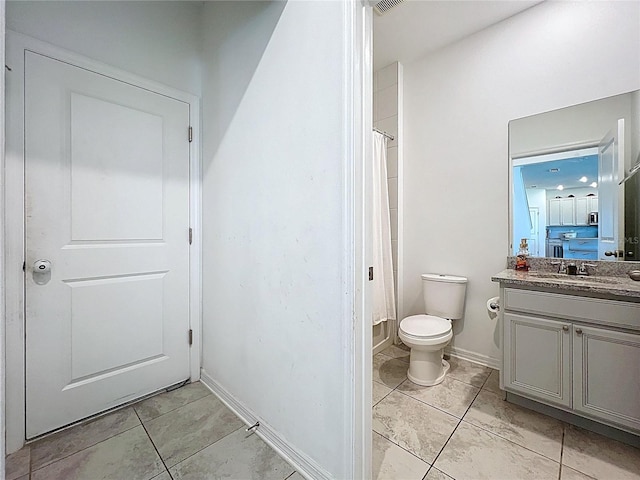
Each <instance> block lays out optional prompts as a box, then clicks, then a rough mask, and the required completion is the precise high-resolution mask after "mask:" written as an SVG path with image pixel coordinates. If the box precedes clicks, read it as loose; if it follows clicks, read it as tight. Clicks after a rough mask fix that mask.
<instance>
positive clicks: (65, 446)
mask: <svg viewBox="0 0 640 480" xmlns="http://www.w3.org/2000/svg"><path fill="white" fill-rule="evenodd" d="M137 425H140V420H138V416H137V415H136V412H134V410H133V408H131V407H127V408H124V409H122V410H116V411H115V412H113V413H110V414H108V415H105V416H103V417H100V418H97V419H95V420H92V421H91V422H88V423H84V424H81V425H77V426H75V427H71V428H69V429H67V430H63V431H61V432H58V433H55V434H53V435H51V436H49V437H45V438H43V439H42V440H38V441H37V442H35V443H33V444H32V445H31V464H32V465H31V468H32V469H33V470H37V469H39V468H41V467H43V466H45V465H47V464H49V463H51V462H55V461H56V460H60V459H61V458H64V457H67V456H69V455H72V454H74V453H76V452H79V451H80V450H83V449H85V448H87V447H90V446H92V445H95V444H97V443H99V442H102V441H103V440H106V439H107V438H110V437H113V436H114V435H117V434H119V433H122V432H124V431H126V430H129V429H131V428H133V427H135V426H137Z"/></svg>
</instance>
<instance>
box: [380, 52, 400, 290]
mask: <svg viewBox="0 0 640 480" xmlns="http://www.w3.org/2000/svg"><path fill="white" fill-rule="evenodd" d="M401 78H402V65H400V64H399V63H397V62H396V63H392V64H391V65H388V66H386V67H384V68H382V69H380V70H378V71H376V72H374V74H373V126H374V127H375V128H377V129H378V130H382V131H384V132H387V133H389V134H391V135H393V136H394V139H393V140H388V141H387V182H388V185H389V208H390V210H391V246H392V250H393V252H392V255H393V276H394V278H395V279H396V280H395V285H396V299H397V298H398V291H397V290H398V289H397V285H398V281H397V278H398V144H399V142H398V132H399V130H400V129H399V118H400V115H399V113H400V108H399V105H400V102H399V99H400V97H401V92H400V88H399V87H400V85H401V82H400V81H399V79H401Z"/></svg>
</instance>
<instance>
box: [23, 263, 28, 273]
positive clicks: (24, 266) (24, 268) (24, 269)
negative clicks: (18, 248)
mask: <svg viewBox="0 0 640 480" xmlns="http://www.w3.org/2000/svg"><path fill="white" fill-rule="evenodd" d="M22 271H23V272H26V271H27V262H22Z"/></svg>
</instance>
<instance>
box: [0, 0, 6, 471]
mask: <svg viewBox="0 0 640 480" xmlns="http://www.w3.org/2000/svg"><path fill="white" fill-rule="evenodd" d="M5 6H6V5H5V0H0V66H2V65H4V64H5V61H4V60H5V33H4V31H5ZM4 85H5V75H1V76H0V105H5V88H4ZM3 113H4V112H3ZM4 126H5V117H4V114H3V115H2V117H0V212H2V214H0V272H2V273H0V456H1V457H0V478H4V477H3V475H4V471H5V454H6V445H5V443H6V441H5V435H4V432H5V425H6V415H5V408H4V405H6V403H5V391H6V371H5V343H4V342H5V338H6V335H5V326H6V316H5V302H4V298H5V297H4V291H5V290H4V289H5V287H4V283H5V282H4V276H5V274H4V271H5V269H4V260H5V249H4V245H5V241H4V233H5V229H4V221H5V219H4V205H5V204H4V198H5V197H4V185H5V180H4V179H5V176H4V175H5V174H4V165H5V161H4V147H5V141H4V136H5V130H4Z"/></svg>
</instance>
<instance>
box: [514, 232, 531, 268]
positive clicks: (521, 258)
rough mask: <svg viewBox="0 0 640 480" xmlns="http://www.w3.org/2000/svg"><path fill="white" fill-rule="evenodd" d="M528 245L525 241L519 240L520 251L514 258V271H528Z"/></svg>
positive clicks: (524, 239)
mask: <svg viewBox="0 0 640 480" xmlns="http://www.w3.org/2000/svg"><path fill="white" fill-rule="evenodd" d="M528 257H529V245H528V244H527V239H526V238H523V239H522V240H520V250H518V255H517V256H516V270H522V271H525V272H526V271H528V270H529V258H528Z"/></svg>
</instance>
